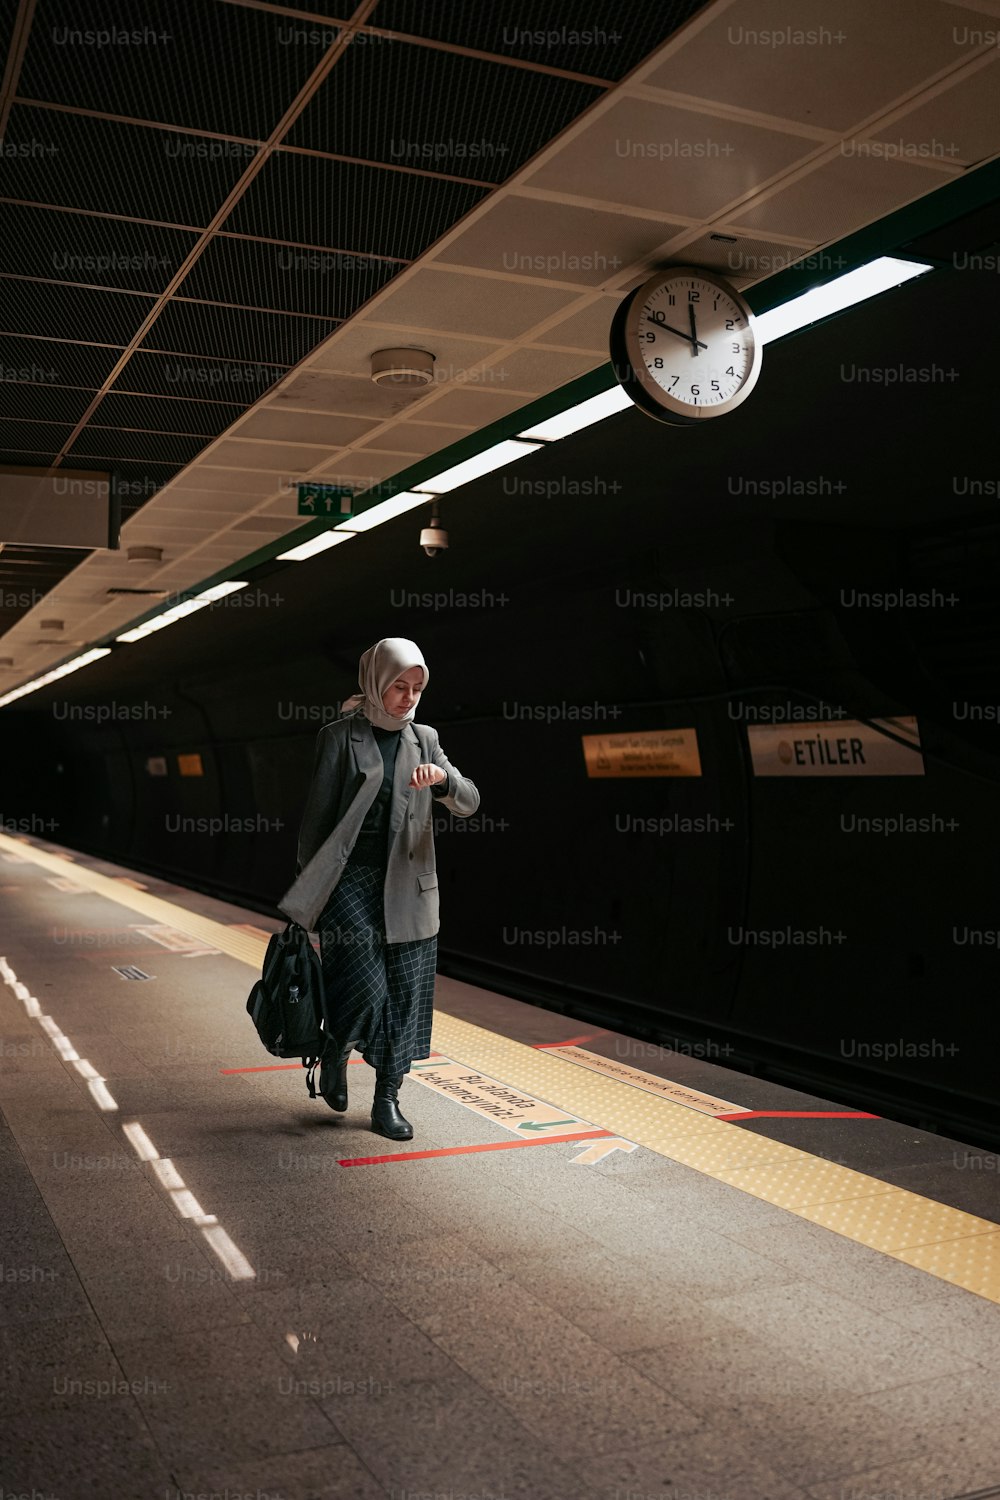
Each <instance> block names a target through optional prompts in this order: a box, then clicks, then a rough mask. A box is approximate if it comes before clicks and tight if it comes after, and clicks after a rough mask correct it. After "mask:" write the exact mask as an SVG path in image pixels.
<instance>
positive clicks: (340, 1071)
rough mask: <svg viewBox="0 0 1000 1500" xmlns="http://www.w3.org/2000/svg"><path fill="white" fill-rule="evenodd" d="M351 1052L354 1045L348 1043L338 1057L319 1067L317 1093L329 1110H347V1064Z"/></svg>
mask: <svg viewBox="0 0 1000 1500" xmlns="http://www.w3.org/2000/svg"><path fill="white" fill-rule="evenodd" d="M353 1051H354V1043H353V1042H348V1044H347V1045H346V1047H345V1048H344V1050H343V1052H341V1053H340V1055H339V1057H337V1058H336V1059H333V1058H331V1059H330V1060H329V1061H327V1060H326V1059H324V1060H323V1062H321V1063H320V1065H319V1091H320V1093H321V1094H322V1096H323V1098H324V1099H325V1100H326V1102H327V1104H329V1106H330V1108H331V1109H338V1110H345V1109H346V1108H347V1064H348V1063H349V1061H350V1058H351V1053H352V1052H353Z"/></svg>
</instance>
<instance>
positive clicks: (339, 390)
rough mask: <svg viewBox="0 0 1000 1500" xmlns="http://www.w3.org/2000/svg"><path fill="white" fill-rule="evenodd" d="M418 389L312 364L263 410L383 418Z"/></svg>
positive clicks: (407, 402)
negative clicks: (383, 383)
mask: <svg viewBox="0 0 1000 1500" xmlns="http://www.w3.org/2000/svg"><path fill="white" fill-rule="evenodd" d="M424 394H425V392H424V391H422V390H416V391H413V390H404V389H396V390H394V389H392V387H387V386H378V385H375V384H374V383H373V381H371V380H370V379H369V378H368V376H367V374H365V375H344V374H341V373H339V372H331V373H329V374H328V373H326V372H325V371H323V370H320V369H318V368H315V367H310V368H308V369H305V370H303V371H302V373H301V374H299V375H293V376H292V377H291V379H290V380H288V381H286V382H284V383H283V385H282V387H281V389H280V390H279V391H275V393H274V395H273V396H271V397H270V398H269V400H268V401H267V402H266V403H265V408H266V410H267V411H275V412H280V411H281V410H282V409H283V408H285V407H302V408H305V409H306V410H307V411H315V412H331V413H337V414H340V415H344V416H347V415H350V416H358V417H370V418H371V419H372V420H376V419H377V420H379V421H385V420H386V418H388V417H392V416H395V415H396V414H397V413H398V412H401V411H405V410H406V408H407V407H408V406H412V405H413V402H414V400H415V399H418V398H419V397H420V396H423V395H424Z"/></svg>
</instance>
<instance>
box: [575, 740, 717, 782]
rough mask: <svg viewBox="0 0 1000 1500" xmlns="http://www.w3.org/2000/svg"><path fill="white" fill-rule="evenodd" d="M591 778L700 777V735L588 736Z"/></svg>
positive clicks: (586, 753) (586, 751)
mask: <svg viewBox="0 0 1000 1500" xmlns="http://www.w3.org/2000/svg"><path fill="white" fill-rule="evenodd" d="M581 739H582V742H583V757H584V760H585V761H586V764H587V775H588V776H590V777H601V776H608V777H610V776H700V775H701V757H700V756H699V754H698V735H697V733H696V731H695V730H693V729H637V730H634V731H633V732H631V733H628V732H624V733H621V734H585V735H582V736H581Z"/></svg>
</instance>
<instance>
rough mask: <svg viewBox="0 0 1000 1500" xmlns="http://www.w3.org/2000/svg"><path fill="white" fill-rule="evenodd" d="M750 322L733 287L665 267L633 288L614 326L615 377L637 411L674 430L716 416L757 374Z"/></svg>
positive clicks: (742, 395) (705, 274)
mask: <svg viewBox="0 0 1000 1500" xmlns="http://www.w3.org/2000/svg"><path fill="white" fill-rule="evenodd" d="M761 354H762V347H761V345H760V344H759V343H758V342H757V339H756V336H755V334H754V316H753V313H752V312H751V311H750V308H749V306H748V305H747V303H746V301H745V300H744V299H743V297H741V296H740V294H739V292H738V291H737V290H736V288H735V287H734V286H730V284H729V282H728V281H725V280H723V278H722V277H721V276H716V274H715V272H714V271H703V270H701V268H700V267H698V266H668V267H667V268H666V269H665V270H662V271H657V273H656V275H655V276H651V277H650V278H649V280H648V281H644V282H643V284H642V285H641V286H638V287H636V288H635V290H634V291H633V292H630V293H629V295H628V296H627V297H626V298H625V300H624V302H622V304H621V306H620V307H619V308H618V311H617V312H616V313H615V316H614V320H613V321H612V324H611V358H612V360H613V362H614V366H615V373H616V375H617V376H618V380H619V382H620V383H621V385H622V386H624V388H625V390H626V392H627V393H628V395H629V396H630V397H631V398H632V400H633V401H634V402H635V404H636V406H638V407H639V408H640V409H641V410H642V411H644V412H647V413H648V415H649V416H651V417H656V418H657V419H658V421H660V422H670V423H673V424H675V425H678V426H687V425H688V424H689V423H694V422H702V421H704V420H705V418H706V417H721V416H724V415H725V414H726V413H727V412H730V411H732V410H733V409H734V407H737V406H739V404H740V402H741V401H745V400H746V398H747V397H748V396H749V394H750V392H751V391H752V390H753V388H754V386H755V385H756V383H757V377H758V375H759V374H760V366H761Z"/></svg>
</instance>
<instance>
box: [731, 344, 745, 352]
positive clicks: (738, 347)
mask: <svg viewBox="0 0 1000 1500" xmlns="http://www.w3.org/2000/svg"><path fill="white" fill-rule="evenodd" d="M742 347H743V346H742V345H741V344H734V345H733V353H734V354H739V352H740V349H741V348H742Z"/></svg>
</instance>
